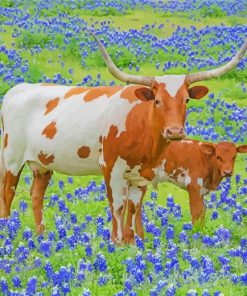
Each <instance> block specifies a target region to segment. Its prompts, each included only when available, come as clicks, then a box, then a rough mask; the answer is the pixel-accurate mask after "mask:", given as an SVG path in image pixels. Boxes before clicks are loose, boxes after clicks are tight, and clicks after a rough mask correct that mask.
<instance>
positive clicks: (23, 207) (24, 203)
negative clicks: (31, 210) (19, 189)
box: [19, 200, 27, 213]
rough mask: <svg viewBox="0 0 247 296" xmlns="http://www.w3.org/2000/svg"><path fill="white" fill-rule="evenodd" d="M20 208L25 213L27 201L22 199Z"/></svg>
mask: <svg viewBox="0 0 247 296" xmlns="http://www.w3.org/2000/svg"><path fill="white" fill-rule="evenodd" d="M19 209H20V210H21V212H22V213H25V212H26V210H27V203H26V202H25V201H24V200H21V201H20V204H19Z"/></svg>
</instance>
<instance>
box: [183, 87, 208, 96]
mask: <svg viewBox="0 0 247 296" xmlns="http://www.w3.org/2000/svg"><path fill="white" fill-rule="evenodd" d="M208 91H209V89H208V88H207V87H206V86H200V85H197V86H193V87H191V88H189V90H188V93H189V96H190V98H191V99H196V100H200V99H201V98H203V97H204V96H206V94H207V93H208Z"/></svg>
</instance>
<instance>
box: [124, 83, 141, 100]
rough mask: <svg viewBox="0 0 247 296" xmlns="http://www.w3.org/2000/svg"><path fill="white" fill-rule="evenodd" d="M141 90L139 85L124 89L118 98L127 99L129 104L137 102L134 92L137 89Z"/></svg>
mask: <svg viewBox="0 0 247 296" xmlns="http://www.w3.org/2000/svg"><path fill="white" fill-rule="evenodd" d="M139 88H143V87H141V86H139V85H131V86H128V87H126V88H125V89H124V90H123V91H122V92H121V95H120V97H121V98H122V99H127V100H128V101H129V102H130V103H132V102H135V101H138V100H139V99H138V97H137V96H136V94H135V92H136V91H137V90H138V89H139Z"/></svg>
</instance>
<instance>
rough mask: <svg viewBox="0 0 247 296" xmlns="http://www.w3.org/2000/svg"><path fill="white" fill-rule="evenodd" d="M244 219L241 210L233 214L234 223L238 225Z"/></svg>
mask: <svg viewBox="0 0 247 296" xmlns="http://www.w3.org/2000/svg"><path fill="white" fill-rule="evenodd" d="M242 220H243V218H242V214H241V211H240V210H236V211H234V212H233V214H232V221H234V222H236V223H237V224H241V222H242Z"/></svg>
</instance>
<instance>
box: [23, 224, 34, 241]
mask: <svg viewBox="0 0 247 296" xmlns="http://www.w3.org/2000/svg"><path fill="white" fill-rule="evenodd" d="M22 237H23V239H26V240H28V239H29V238H31V237H32V230H31V229H30V228H29V227H25V229H24V230H23V233H22Z"/></svg>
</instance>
